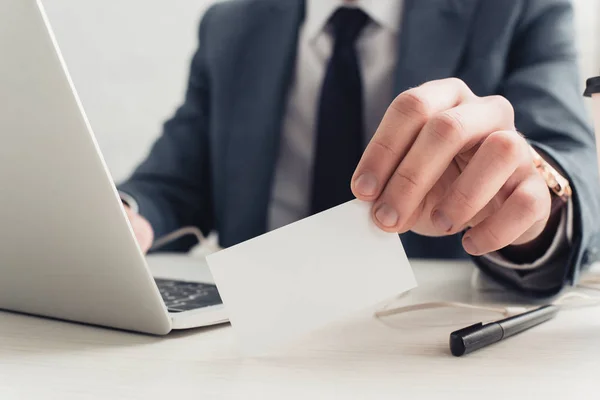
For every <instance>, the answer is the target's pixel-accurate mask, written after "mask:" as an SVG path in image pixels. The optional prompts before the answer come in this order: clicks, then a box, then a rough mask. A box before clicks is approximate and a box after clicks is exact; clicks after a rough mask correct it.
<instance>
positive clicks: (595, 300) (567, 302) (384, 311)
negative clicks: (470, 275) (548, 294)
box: [375, 276, 600, 318]
mask: <svg viewBox="0 0 600 400" xmlns="http://www.w3.org/2000/svg"><path fill="white" fill-rule="evenodd" d="M590 283H600V276H590V277H587V278H585V279H582V281H581V283H579V284H578V285H577V286H576V287H578V288H584V289H591V290H600V287H598V286H593V285H590ZM575 299H577V301H576V302H575V303H573V302H572V300H575ZM581 300H584V301H581ZM551 304H553V305H555V306H559V307H560V308H561V309H566V308H581V307H593V306H598V305H600V296H590V295H588V294H585V293H580V292H568V293H565V294H563V295H561V296H560V297H558V298H557V299H556V300H554V301H553V302H552V303H551ZM388 307H389V304H386V305H384V306H383V307H382V308H381V309H379V310H377V311H376V312H375V317H377V318H381V317H387V316H391V315H397V314H403V313H408V312H411V311H422V310H429V309H434V308H442V307H453V308H464V309H471V310H482V311H492V312H497V313H500V314H502V315H503V316H505V317H511V316H513V315H518V314H522V313H524V312H527V311H530V310H533V309H535V308H537V307H538V306H531V307H513V306H509V307H493V306H489V305H474V304H468V303H460V302H454V301H436V302H429V303H417V304H411V305H407V306H402V307H394V308H388Z"/></svg>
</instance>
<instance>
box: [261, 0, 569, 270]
mask: <svg viewBox="0 0 600 400" xmlns="http://www.w3.org/2000/svg"><path fill="white" fill-rule="evenodd" d="M349 5H350V6H353V7H358V8H360V9H361V10H363V11H364V12H365V13H366V14H367V15H368V16H369V17H370V18H371V21H370V22H369V24H368V25H367V26H366V27H365V29H364V30H363V31H362V33H361V36H360V37H359V38H358V39H357V43H356V50H357V53H358V57H359V61H360V66H361V74H362V80H363V100H364V101H363V104H364V107H365V110H364V113H365V115H364V121H365V127H366V130H365V136H366V137H365V143H368V142H369V141H370V140H371V137H372V136H373V134H374V133H375V131H376V130H377V127H378V125H379V122H380V121H381V119H382V117H383V115H384V113H385V111H386V109H387V107H388V106H389V104H390V102H391V101H392V100H393V97H394V83H395V82H394V77H395V71H396V59H397V54H398V47H397V43H398V36H399V34H400V22H401V14H402V8H403V7H402V6H403V1H401V0H355V1H352V2H349V1H344V0H307V1H306V17H305V21H304V24H303V26H302V27H301V29H300V36H299V39H298V49H297V59H296V68H295V75H294V77H293V81H292V82H291V87H290V91H289V97H288V99H287V108H286V111H285V115H284V119H283V127H282V136H281V140H280V148H279V157H278V161H277V165H276V170H275V181H274V185H273V191H272V194H271V201H270V205H269V220H268V228H269V230H273V229H277V228H279V227H281V226H284V225H287V224H289V223H292V222H295V221H298V220H300V219H302V218H305V217H307V216H308V215H309V204H310V196H311V183H312V168H313V155H314V145H315V139H316V138H315V134H316V129H315V128H316V118H317V110H318V107H319V96H320V92H321V86H322V83H323V79H324V75H325V70H326V67H327V63H328V61H329V58H330V57H331V54H332V52H333V37H332V34H331V31H330V29H329V27H328V25H327V22H328V20H329V18H330V17H331V16H332V15H333V13H334V12H335V11H336V10H337V9H338V8H339V7H341V6H349ZM571 207H572V206H571V204H569V210H570V209H571ZM571 215H572V212H563V215H562V217H561V221H560V224H559V228H558V232H557V235H556V237H555V238H554V241H553V243H552V246H551V247H550V249H549V250H548V251H547V252H546V254H545V255H544V256H543V257H541V258H540V259H539V260H537V261H536V262H534V263H533V264H527V265H520V266H519V268H520V269H533V268H536V267H537V266H539V265H542V264H543V263H544V262H545V261H547V260H548V259H549V258H551V257H552V256H553V255H554V253H555V252H556V251H557V249H559V248H560V244H561V243H564V241H565V240H568V241H570V237H568V236H569V235H567V232H568V231H570V229H568V228H567V227H572V217H570V216H571ZM487 257H489V258H490V259H492V260H493V261H494V262H495V263H497V265H500V266H504V267H507V268H515V267H517V266H515V265H514V264H512V263H510V262H508V261H506V260H504V259H503V258H502V257H501V256H500V255H499V254H498V253H494V254H490V255H488V256H487Z"/></svg>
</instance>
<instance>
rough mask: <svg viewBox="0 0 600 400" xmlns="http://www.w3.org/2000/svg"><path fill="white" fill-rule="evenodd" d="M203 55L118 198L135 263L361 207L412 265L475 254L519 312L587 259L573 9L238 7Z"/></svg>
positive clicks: (594, 231) (207, 40) (591, 250)
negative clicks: (160, 240) (199, 240)
mask: <svg viewBox="0 0 600 400" xmlns="http://www.w3.org/2000/svg"><path fill="white" fill-rule="evenodd" d="M199 43H200V44H199V48H198V50H197V52H196V54H195V56H194V57H193V60H192V66H191V71H190V76H189V84H188V89H187V94H186V97H185V101H184V102H183V105H182V106H181V107H180V108H179V110H178V111H177V112H176V114H175V115H174V117H173V118H172V119H171V120H169V121H168V122H167V123H166V124H165V126H164V132H163V133H162V136H161V137H160V138H159V139H158V141H157V142H156V143H155V145H154V147H153V149H152V151H151V153H150V154H149V156H148V158H147V159H146V160H145V161H144V162H143V163H142V164H141V165H140V166H139V167H138V168H137V170H136V171H135V172H134V174H133V175H132V177H131V178H130V179H129V180H128V181H127V182H125V183H123V184H122V185H121V186H120V187H119V190H120V191H121V193H122V196H123V199H124V202H125V203H126V205H127V207H126V209H127V213H128V216H129V218H130V220H131V222H132V226H133V227H134V231H135V233H136V236H137V238H138V241H139V242H140V245H141V247H142V248H143V249H144V250H148V248H149V247H150V245H151V243H152V241H153V238H155V237H157V236H162V235H164V234H166V233H169V232H170V231H173V230H175V229H177V228H180V227H182V226H188V225H192V226H197V227H199V228H200V229H201V230H202V231H203V232H205V233H208V232H210V231H217V232H218V234H219V239H220V243H221V245H222V246H231V245H234V244H236V243H239V242H242V241H244V240H247V239H250V238H252V237H254V236H257V235H260V234H262V233H264V232H266V231H268V230H272V229H275V228H278V227H281V226H283V225H285V224H288V223H291V222H293V221H296V220H299V219H301V218H304V217H306V216H308V215H311V214H313V213H316V212H319V211H323V210H326V209H328V208H330V207H333V206H335V205H338V204H341V203H343V202H345V201H348V200H350V199H352V198H354V197H357V198H359V199H362V200H367V201H371V202H372V203H373V207H372V218H373V220H374V221H375V223H376V224H377V225H378V226H379V227H380V228H381V229H383V230H385V231H388V232H398V233H400V234H401V237H402V241H403V244H404V246H405V249H406V252H407V254H408V256H409V257H427V258H446V259H449V258H463V257H468V256H469V255H470V256H471V257H473V258H474V260H475V262H476V264H477V265H478V266H479V268H480V269H481V270H482V271H483V272H484V273H485V274H486V275H488V276H489V277H491V278H493V279H496V280H497V281H498V282H499V283H501V284H503V285H505V286H506V287H508V288H512V289H515V290H520V291H522V292H524V293H527V294H531V295H542V296H543V295H549V294H553V293H555V292H556V291H558V290H559V289H560V288H561V287H562V286H563V285H564V284H565V283H568V282H570V281H573V280H576V279H577V275H578V273H579V271H580V270H581V269H582V267H583V266H585V265H586V264H588V263H590V262H591V261H593V260H595V259H596V258H597V249H596V242H597V235H598V229H599V227H600V218H599V215H600V190H599V185H598V172H597V170H596V165H597V161H596V155H595V147H594V139H593V134H592V131H591V129H590V127H589V125H588V123H587V121H586V117H585V111H584V106H583V102H582V97H581V93H579V84H580V81H579V77H578V73H577V62H576V54H575V45H574V38H573V11H572V8H571V4H570V3H569V2H568V1H566V0H510V1H509V0H506V1H502V2H496V1H483V0H404V1H399V0H356V1H343V0H305V1H303V0H238V1H230V2H225V3H220V4H217V5H214V6H213V7H212V8H210V9H209V10H208V11H207V13H206V14H205V16H204V18H203V20H202V23H201V24H200V30H199ZM191 244H192V243H191V242H186V241H183V242H179V243H177V245H176V247H172V248H171V250H186V249H187V248H189V247H190V245H191Z"/></svg>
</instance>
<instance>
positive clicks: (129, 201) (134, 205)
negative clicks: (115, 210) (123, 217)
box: [119, 191, 140, 214]
mask: <svg viewBox="0 0 600 400" xmlns="http://www.w3.org/2000/svg"><path fill="white" fill-rule="evenodd" d="M119 197H121V201H122V202H123V203H125V205H126V206H127V207H129V208H130V209H131V211H133V212H134V213H136V214H137V213H138V212H139V211H140V207H139V205H138V202H137V201H135V199H134V198H133V197H132V196H130V195H128V194H127V193H124V192H121V191H119Z"/></svg>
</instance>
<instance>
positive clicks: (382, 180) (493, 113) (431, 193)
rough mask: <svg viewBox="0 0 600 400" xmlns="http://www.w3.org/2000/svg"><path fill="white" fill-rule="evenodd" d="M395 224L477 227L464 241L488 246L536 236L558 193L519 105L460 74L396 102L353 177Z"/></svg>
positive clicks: (417, 228)
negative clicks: (483, 91)
mask: <svg viewBox="0 0 600 400" xmlns="http://www.w3.org/2000/svg"><path fill="white" fill-rule="evenodd" d="M352 190H353V192H354V195H355V196H356V197H357V198H359V199H361V200H366V201H373V202H374V206H373V218H374V220H375V222H376V223H377V225H378V226H379V227H381V228H382V229H383V230H385V231H388V232H399V233H402V232H406V231H408V230H412V231H414V232H416V233H419V234H422V235H428V236H442V235H451V234H454V233H457V232H460V231H462V230H464V229H467V228H468V229H469V230H468V231H467V232H466V234H465V236H464V238H463V247H464V248H465V250H466V251H467V252H468V253H470V254H472V255H483V254H486V253H489V252H492V251H496V250H499V249H502V248H504V247H506V246H508V245H520V244H524V243H528V242H530V241H532V240H534V239H536V238H537V237H538V236H539V235H540V234H541V233H542V232H543V231H544V228H545V226H546V223H547V221H548V217H549V214H550V203H551V199H550V192H549V190H548V187H547V185H546V183H545V181H544V180H543V178H542V177H541V175H540V174H539V173H538V172H537V171H536V169H535V167H534V164H533V159H532V156H531V154H530V151H529V145H528V144H527V142H526V141H525V139H524V138H523V137H522V136H521V135H520V134H519V133H518V132H517V131H516V129H515V125H514V111H513V108H512V106H511V104H510V103H509V102H508V100H506V99H505V98H503V97H501V96H490V97H478V96H476V95H475V94H473V92H471V90H470V89H469V88H468V87H467V85H466V84H465V83H464V82H462V81H461V80H459V79H444V80H439V81H432V82H428V83H426V84H424V85H422V86H420V87H417V88H414V89H410V90H408V91H406V92H404V93H402V94H400V95H399V96H398V97H397V98H396V99H395V100H394V101H393V102H392V104H391V106H390V107H389V108H388V110H387V112H386V114H385V116H384V118H383V121H382V122H381V124H380V126H379V128H378V129H377V132H376V133H375V136H374V137H373V139H372V140H371V142H370V143H369V146H368V147H367V149H366V150H365V153H364V154H363V156H362V159H361V161H360V163H359V165H358V167H357V169H356V171H355V173H354V176H353V178H352Z"/></svg>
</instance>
